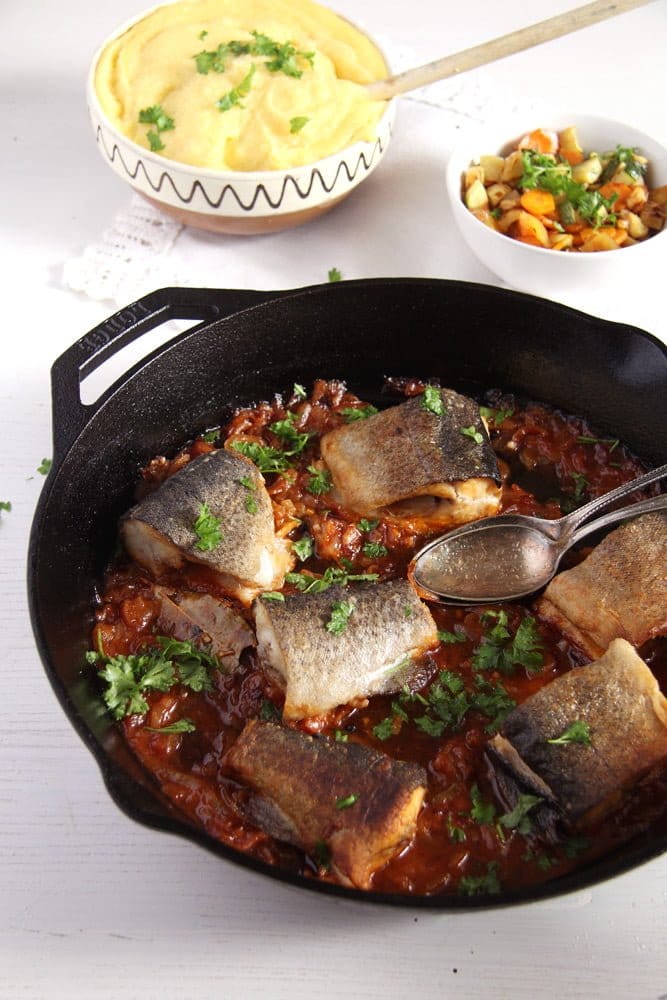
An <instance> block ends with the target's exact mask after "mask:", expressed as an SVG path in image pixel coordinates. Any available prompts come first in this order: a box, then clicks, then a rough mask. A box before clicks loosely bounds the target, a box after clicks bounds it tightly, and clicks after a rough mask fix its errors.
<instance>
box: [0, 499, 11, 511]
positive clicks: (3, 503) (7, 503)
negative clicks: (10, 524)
mask: <svg viewBox="0 0 667 1000" xmlns="http://www.w3.org/2000/svg"><path fill="white" fill-rule="evenodd" d="M11 509H12V502H11V500H0V510H6V511H10V510H11Z"/></svg>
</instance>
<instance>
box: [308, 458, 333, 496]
mask: <svg viewBox="0 0 667 1000" xmlns="http://www.w3.org/2000/svg"><path fill="white" fill-rule="evenodd" d="M308 472H310V477H309V479H308V490H309V491H310V492H311V493H313V494H314V495H315V496H321V495H322V494H323V493H328V492H329V490H330V489H331V487H332V485H333V484H332V479H331V473H330V472H328V471H327V469H318V468H317V467H316V466H314V465H309V466H308Z"/></svg>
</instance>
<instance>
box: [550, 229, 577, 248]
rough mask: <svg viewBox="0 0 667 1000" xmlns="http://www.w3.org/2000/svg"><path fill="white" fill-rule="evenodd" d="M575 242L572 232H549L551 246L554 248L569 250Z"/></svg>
mask: <svg viewBox="0 0 667 1000" xmlns="http://www.w3.org/2000/svg"><path fill="white" fill-rule="evenodd" d="M573 243H574V237H573V236H572V235H571V234H570V233H557V232H551V233H549V246H550V247H551V249H552V250H569V249H570V248H571V247H572V245H573Z"/></svg>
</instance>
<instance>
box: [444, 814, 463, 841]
mask: <svg viewBox="0 0 667 1000" xmlns="http://www.w3.org/2000/svg"><path fill="white" fill-rule="evenodd" d="M447 833H448V834H449V839H450V840H453V841H454V843H455V844H462V843H463V842H464V840H465V839H466V832H465V830H464V829H463V827H461V826H456V824H455V823H454V821H453V820H452V817H451V816H448V817H447Z"/></svg>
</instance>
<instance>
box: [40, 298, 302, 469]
mask: <svg viewBox="0 0 667 1000" xmlns="http://www.w3.org/2000/svg"><path fill="white" fill-rule="evenodd" d="M284 294H285V293H284V292H282V293H281V292H271V291H266V292H264V291H262V292H258V291H254V290H250V289H232V290H226V289H207V288H160V289H157V290H156V291H154V292H150V293H149V294H148V295H145V296H143V298H141V299H138V300H137V301H136V302H132V303H131V304H130V305H128V306H125V308H123V309H120V310H119V311H118V312H116V313H114V314H113V315H112V316H110V317H109V318H108V319H106V320H104V321H103V322H102V323H100V324H99V326H96V327H94V328H93V329H92V330H90V331H89V332H88V333H86V334H84V336H83V337H81V338H80V339H79V340H77V341H76V342H75V343H74V344H72V346H71V347H69V348H68V349H67V350H66V351H65V353H64V354H61V355H60V357H59V358H57V360H56V361H55V362H54V363H53V365H52V367H51V406H52V417H53V461H54V465H58V464H60V461H61V459H62V458H63V457H64V455H65V454H66V452H67V451H68V450H69V448H70V447H71V445H72V444H73V443H74V441H75V440H76V438H77V437H78V435H79V434H80V433H81V431H82V430H83V428H84V427H85V426H86V424H87V423H88V421H89V420H90V419H91V417H92V416H93V415H94V413H95V412H96V411H97V409H98V408H99V406H100V405H101V403H102V401H103V399H104V398H105V396H106V395H107V394H106V393H105V394H104V395H103V396H102V397H100V399H99V400H97V401H96V402H95V403H93V404H91V405H85V404H84V403H82V402H81V392H80V388H81V382H82V380H83V379H84V378H85V377H86V376H87V375H89V374H90V373H91V372H93V371H95V369H96V368H98V367H99V366H100V365H101V364H102V363H103V362H104V361H106V360H107V359H108V358H111V357H113V355H114V354H117V353H118V351H120V350H122V348H124V347H126V346H127V345H128V344H131V343H132V342H133V341H134V340H137V339H138V338H139V337H141V336H142V335H143V334H144V333H148V332H149V331H151V330H154V329H155V328H156V327H158V326H160V325H161V324H162V323H165V322H167V320H171V319H192V320H202V321H204V322H213V321H214V320H218V319H224V318H226V317H228V316H232V315H234V313H237V312H241V311H242V310H243V309H248V308H250V307H251V306H254V305H259V304H260V303H262V302H266V301H268V300H270V299H274V298H280V297H281V295H284Z"/></svg>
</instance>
